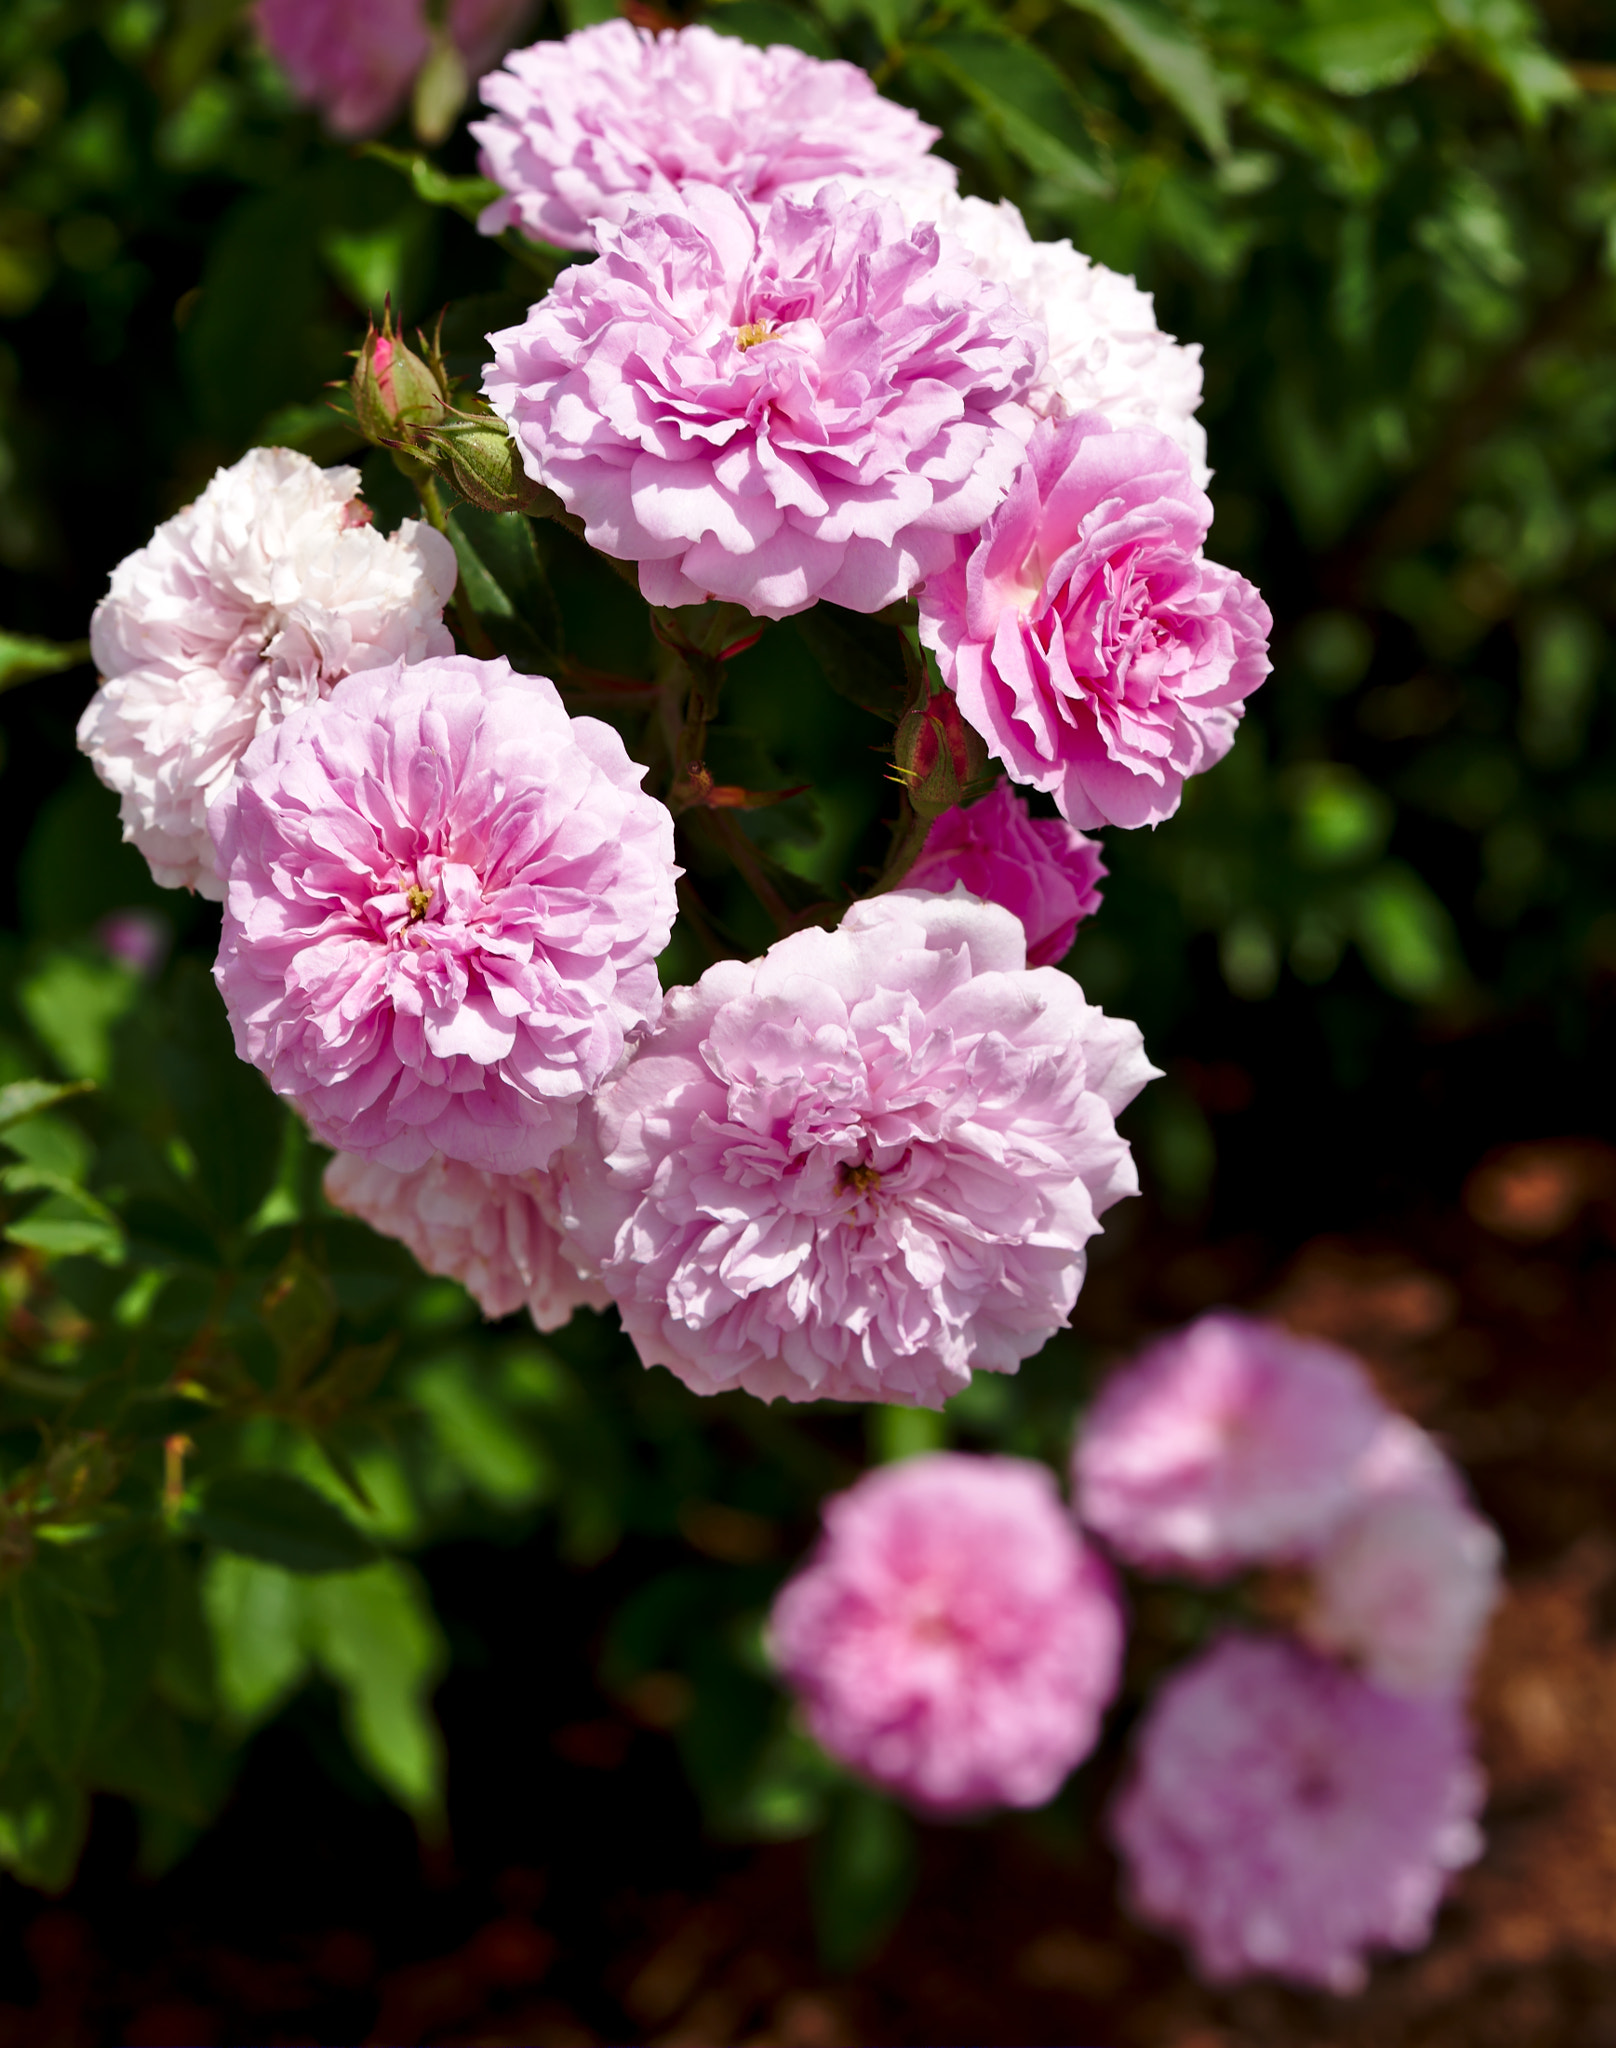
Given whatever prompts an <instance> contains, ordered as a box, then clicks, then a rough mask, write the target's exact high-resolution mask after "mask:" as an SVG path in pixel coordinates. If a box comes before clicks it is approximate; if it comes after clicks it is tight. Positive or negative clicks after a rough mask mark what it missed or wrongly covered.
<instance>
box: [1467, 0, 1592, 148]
mask: <svg viewBox="0 0 1616 2048" xmlns="http://www.w3.org/2000/svg"><path fill="white" fill-rule="evenodd" d="M1436 4H1437V11H1438V12H1439V13H1440V14H1441V16H1442V19H1443V20H1444V21H1445V22H1446V23H1447V25H1448V27H1449V29H1450V30H1452V32H1453V33H1454V35H1455V36H1456V37H1457V39H1458V40H1459V42H1460V44H1461V45H1462V46H1463V47H1464V48H1465V49H1467V50H1468V51H1469V53H1470V54H1471V55H1472V56H1473V57H1474V58H1475V60H1476V61H1477V63H1479V64H1481V65H1482V66H1483V67H1484V68H1485V69H1486V70H1488V71H1490V72H1491V73H1492V74H1493V76H1494V77H1495V78H1497V79H1499V80H1500V81H1501V82H1502V83H1503V84H1504V85H1505V86H1506V87H1507V88H1508V90H1509V93H1510V97H1511V98H1512V99H1513V100H1514V102H1515V107H1516V111H1517V112H1518V113H1519V114H1520V116H1521V119H1522V120H1523V121H1526V122H1528V123H1530V124H1531V125H1532V126H1533V127H1536V126H1537V124H1538V123H1539V122H1540V121H1541V120H1542V119H1543V116H1544V115H1545V114H1546V113H1547V112H1548V111H1549V109H1550V108H1551V107H1555V106H1562V105H1565V104H1566V103H1568V102H1569V101H1572V100H1575V99H1577V98H1578V97H1579V96H1580V89H1579V87H1578V85H1577V81H1576V79H1575V78H1574V77H1573V76H1572V74H1571V73H1570V71H1568V70H1567V69H1566V67H1565V65H1564V64H1562V63H1561V62H1560V60H1559V58H1558V57H1556V56H1555V55H1554V54H1553V52H1552V51H1550V50H1548V49H1545V47H1544V45H1543V42H1542V38H1541V33H1540V30H1541V22H1540V18H1539V16H1538V13H1537V10H1536V9H1535V8H1534V7H1531V6H1529V5H1528V4H1526V0H1436Z"/></svg>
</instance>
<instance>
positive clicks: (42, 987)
mask: <svg viewBox="0 0 1616 2048" xmlns="http://www.w3.org/2000/svg"><path fill="white" fill-rule="evenodd" d="M140 989H141V982H140V977H139V975H137V974H134V973H132V972H131V971H130V969H129V968H127V967H125V966H123V965H122V964H121V963H120V962H118V961H116V960H109V959H106V958H105V957H100V958H98V957H96V956H95V955H93V954H91V953H89V952H88V951H85V952H69V951H66V950H62V951H58V952H52V953H48V954H47V955H46V956H45V958H44V959H43V960H42V961H41V963H40V964H39V966H38V967H36V968H35V969H34V970H33V972H32V973H31V974H29V975H27V976H26V977H25V978H24V980H23V981H22V982H21V984H20V985H19V987H18V989H17V1003H18V1007H19V1008H20V1009H21V1011H22V1013H23V1015H24V1016H25V1017H26V1018H27V1020H28V1022H29V1025H30V1026H31V1027H32V1029H33V1032H34V1035H35V1036H36V1037H37V1038H38V1040H39V1042H40V1043H41V1044H42V1045H43V1046H44V1048H45V1050H46V1051H47V1052H48V1053H49V1054H50V1056H51V1058H52V1059H53V1060H55V1062H56V1064H57V1065H58V1066H59V1067H60V1068H61V1069H62V1071H63V1073H65V1074H70V1075H72V1077H73V1078H74V1080H76V1081H89V1082H91V1083H94V1082H99V1081H105V1080H106V1079H107V1078H108V1076H109V1075H110V1074H111V1072H112V1030H113V1026H114V1025H115V1024H117V1022H118V1021H119V1019H120V1018H122V1017H124V1016H126V1015H127V1014H128V1013H129V1011H130V1010H131V1009H133V1007H134V1005H135V1003H136V1001H137V1000H138V998H139V995H140Z"/></svg>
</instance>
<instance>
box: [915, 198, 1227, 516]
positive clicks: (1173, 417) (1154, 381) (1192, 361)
mask: <svg viewBox="0 0 1616 2048" xmlns="http://www.w3.org/2000/svg"><path fill="white" fill-rule="evenodd" d="M930 161H935V159H930ZM880 189H881V190H882V191H883V192H887V193H890V195H891V196H892V197H893V198H894V199H896V200H897V202H898V204H899V205H900V206H901V207H902V208H903V214H904V218H905V220H907V221H908V222H909V224H910V226H911V227H914V226H916V225H918V224H919V223H920V222H921V221H927V220H929V221H935V222H936V224H937V227H938V228H939V230H940V231H941V232H942V233H943V234H944V235H945V236H947V237H948V238H950V239H951V240H952V241H953V242H954V243H955V244H956V245H957V246H958V247H959V248H960V249H961V250H962V251H963V252H964V255H965V258H966V261H967V262H968V263H969V264H970V266H971V268H972V269H973V270H974V271H975V272H976V274H977V276H978V277H984V278H986V279H987V280H988V281H989V282H990V283H992V284H1002V285H1004V286H1005V287H1006V289H1007V290H1008V291H1009V293H1010V296H1011V297H1012V298H1013V299H1014V300H1015V302H1016V304H1017V305H1018V306H1019V307H1020V308H1021V310H1022V311H1023V312H1024V313H1025V314H1026V315H1027V316H1028V317H1029V319H1033V320H1038V321H1041V322H1042V323H1043V325H1044V326H1045V327H1046V328H1047V329H1048V330H1049V358H1048V361H1047V362H1046V363H1045V365H1044V369H1043V372H1042V374H1041V375H1040V376H1039V378H1038V380H1037V382H1036V383H1035V384H1034V385H1033V388H1032V390H1031V392H1030V393H1029V394H1028V403H1029V404H1030V405H1031V406H1032V408H1033V410H1034V411H1035V412H1037V413H1041V414H1045V415H1048V416H1049V417H1051V418H1053V419H1057V420H1058V419H1066V418H1069V417H1070V416H1071V415H1072V414H1074V413H1080V412H1101V413H1104V414H1105V416H1106V418H1107V419H1108V420H1109V421H1110V422H1111V424H1112V425H1113V426H1119V427H1120V426H1129V427H1138V426H1145V427H1155V428H1156V429H1157V430H1158V431H1159V432H1161V433H1163V434H1166V435H1167V436H1168V438H1169V439H1170V440H1173V441H1176V442H1177V443H1178V445H1179V446H1180V447H1181V448H1182V449H1183V451H1184V453H1185V455H1186V456H1187V457H1188V458H1189V465H1190V476H1191V479H1192V480H1193V482H1194V484H1195V487H1196V489H1197V490H1203V491H1204V490H1205V489H1206V486H1207V484H1208V482H1209V481H1210V480H1211V475H1212V472H1211V471H1210V470H1209V469H1208V468H1207V465H1206V429H1205V428H1204V427H1203V426H1202V425H1201V422H1200V421H1199V420H1198V419H1197V418H1196V416H1195V415H1196V411H1197V408H1198V407H1199V406H1200V403H1201V347H1200V343H1199V342H1190V343H1187V344H1186V343H1184V342H1179V341H1175V340H1174V339H1173V337H1172V336H1171V335H1170V334H1164V333H1163V332H1162V330H1161V328H1160V327H1158V326H1157V324H1156V310H1155V306H1154V304H1153V303H1152V300H1151V296H1150V294H1149V292H1142V291H1141V290H1140V289H1139V287H1138V285H1136V284H1135V283H1134V281H1133V279H1132V278H1131V277H1123V276H1122V275H1121V274H1120V273H1119V272H1117V271H1115V270H1108V269H1107V268H1106V266H1105V265H1104V264H1103V263H1094V262H1091V261H1090V259H1089V258H1088V257H1087V256H1085V255H1083V254H1082V252H1081V251H1080V250H1077V249H1074V248H1073V247H1072V245H1071V243H1070V242H1066V241H1062V242H1035V241H1034V240H1033V238H1032V236H1031V235H1030V234H1029V233H1028V231H1027V224H1026V222H1025V221H1024V220H1023V219H1022V218H1021V215H1020V213H1019V211H1018V210H1017V209H1016V208H1015V207H1014V206H1013V205H1012V204H1011V203H1010V201H1009V200H1008V199H1001V200H1000V201H999V202H998V203H997V205H993V204H990V203H989V202H988V201H987V200H985V199H972V198H960V197H959V196H957V195H956V194H953V193H944V194H942V195H938V194H937V193H936V192H934V191H927V190H925V189H916V188H915V187H914V185H913V184H905V183H904V182H903V181H902V180H900V179H896V178H891V177H888V178H883V179H882V180H881V181H880Z"/></svg>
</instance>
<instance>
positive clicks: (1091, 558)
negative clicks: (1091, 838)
mask: <svg viewBox="0 0 1616 2048" xmlns="http://www.w3.org/2000/svg"><path fill="white" fill-rule="evenodd" d="M1211 523H1212V507H1211V504H1210V502H1209V501H1208V499H1207V498H1206V496H1205V494H1204V493H1203V492H1201V491H1200V490H1198V489H1197V488H1196V486H1195V483H1194V480H1193V478H1192V476H1191V473H1190V465H1189V459H1188V457H1187V456H1186V455H1185V453H1184V451H1183V449H1182V448H1180V447H1179V446H1178V445H1177V443H1176V442H1173V441H1171V440H1169V439H1168V438H1167V436H1166V435H1165V434H1162V433H1159V432H1157V431H1156V430H1155V429H1153V428H1150V427H1124V428H1116V429H1114V428H1113V427H1112V426H1111V425H1110V423H1109V422H1108V421H1107V420H1106V419H1104V418H1103V417H1102V416H1101V415H1100V414H1098V413H1092V412H1090V413H1081V414H1079V415H1078V416H1077V417H1076V418H1074V419H1070V420H1066V421H1064V422H1056V421H1043V422H1041V423H1040V424H1039V426H1038V428H1037V429H1036V430H1035V432H1034V434H1033V437H1032V440H1031V442H1030V443H1029V445H1028V448H1027V458H1026V461H1025V462H1024V463H1023V465H1022V468H1021V470H1020V472H1019V473H1018V475H1017V476H1016V479H1015V481H1014V483H1013V484H1012V485H1011V487H1010V490H1009V492H1008V494H1007V495H1006V496H1005V497H1004V498H1003V499H1002V500H1001V501H1000V503H999V504H998V506H997V507H996V509H995V510H994V511H993V512H992V513H990V514H989V516H988V519H987V522H986V524H985V525H984V526H983V527H982V529H981V531H980V532H979V533H976V534H972V535H970V536H969V537H966V538H962V539H959V540H957V541H956V542H955V544H954V554H953V558H952V560H951V561H950V562H949V563H948V564H947V565H946V566H945V567H943V568H941V569H938V570H936V571H935V572H933V573H932V574H930V575H929V576H928V577H927V579H926V583H925V587H924V589H923V590H922V592H921V597H920V634H921V638H922V639H923V640H924V641H925V643H926V645H927V646H928V647H930V648H932V649H933V650H934V651H935V653H936V655H937V659H938V662H939V665H940V666H941V668H942V672H943V676H944V679H945V680H946V681H947V682H949V683H950V684H952V686H953V688H954V690H955V692H956V694H957V695H958V697H959V705H960V710H961V711H962V712H963V714H964V716H965V717H966V719H967V720H968V721H969V722H970V723H971V724H972V725H974V726H975V727H976V729H977V731H978V732H979V733H980V734H981V735H982V737H983V739H984V740H985V741H986V742H987V744H988V748H989V751H990V752H991V753H993V754H995V755H996V756H997V757H998V759H999V760H1001V761H1002V762H1003V763H1004V765H1005V767H1006V769H1007V770H1008V771H1009V773H1010V776H1011V779H1012V780H1013V781H1016V782H1025V783H1029V784H1030V785H1031V786H1032V787H1033V788H1034V789H1042V790H1046V791H1048V792H1049V793H1050V794H1052V795H1053V796H1054V798H1055V801H1056V803H1057V804H1058V805H1059V806H1060V809H1061V813H1062V815H1063V816H1064V817H1065V818H1067V819H1068V820H1069V821H1070V822H1071V823H1072V824H1074V825H1078V826H1085V827H1092V826H1095V825H1105V824H1111V825H1155V824H1159V823H1160V822H1161V820H1162V819H1163V818H1169V817H1171V816H1172V814H1173V812H1174V811H1176V810H1177V808H1178V804H1179V799H1180V797H1181V796H1182V794H1183V789H1184V778H1185V777H1186V776H1188V775H1196V774H1199V773H1200V771H1201V770H1202V769H1204V768H1210V767H1211V766H1212V764H1213V763H1214V762H1215V761H1219V760H1221V759H1222V758H1223V756H1224V755H1225V754H1226V753H1227V752H1228V750H1229V747H1230V745H1231V744H1232V743H1233V740H1234V733H1235V727H1236V725H1237V724H1238V723H1239V721H1240V716H1241V711H1242V708H1243V706H1244V703H1245V700H1246V698H1247V697H1249V696H1250V695H1251V693H1252V691H1253V690H1254V689H1256V687H1257V685H1258V684H1259V683H1260V682H1261V681H1262V679H1263V677H1264V676H1265V675H1267V673H1268V666H1269V664H1268V654H1267V644H1268V633H1269V629H1270V626H1271V624H1272V621H1271V619H1270V617H1269V613H1268V607H1267V606H1266V605H1265V604H1264V603H1263V601H1262V599H1261V598H1260V597H1259V596H1258V594H1257V592H1256V591H1255V590H1254V589H1253V588H1252V587H1251V585H1250V584H1249V583H1248V582H1247V581H1246V580H1245V578H1244V577H1243V576H1237V575H1235V574H1234V572H1233V571H1232V570H1230V569H1221V568H1219V567H1218V565H1217V564H1216V563H1215V562H1208V561H1206V560H1205V559H1204V557H1203V556H1202V554H1201V546H1202V543H1203V542H1204V541H1205V539H1206V533H1207V528H1208V527H1209V526H1210V525H1211Z"/></svg>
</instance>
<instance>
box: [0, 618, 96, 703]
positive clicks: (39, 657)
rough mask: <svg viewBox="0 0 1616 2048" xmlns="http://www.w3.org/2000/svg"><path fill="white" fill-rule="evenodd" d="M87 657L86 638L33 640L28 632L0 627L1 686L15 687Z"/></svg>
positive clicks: (58, 670)
mask: <svg viewBox="0 0 1616 2048" xmlns="http://www.w3.org/2000/svg"><path fill="white" fill-rule="evenodd" d="M89 658H90V643H89V641H88V640H35V639H33V638H32V637H31V636H30V635H29V634H27V633H7V632H5V631H4V630H0V690H14V689H15V688H16V687H17V685H18V684H19V683H31V682H33V681H34V679H35V678H36V677H38V676H56V675H60V674H61V673H62V672H63V670H65V669H70V668H78V667H80V666H81V665H82V664H83V663H85V662H87V661H88V660H89Z"/></svg>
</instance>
